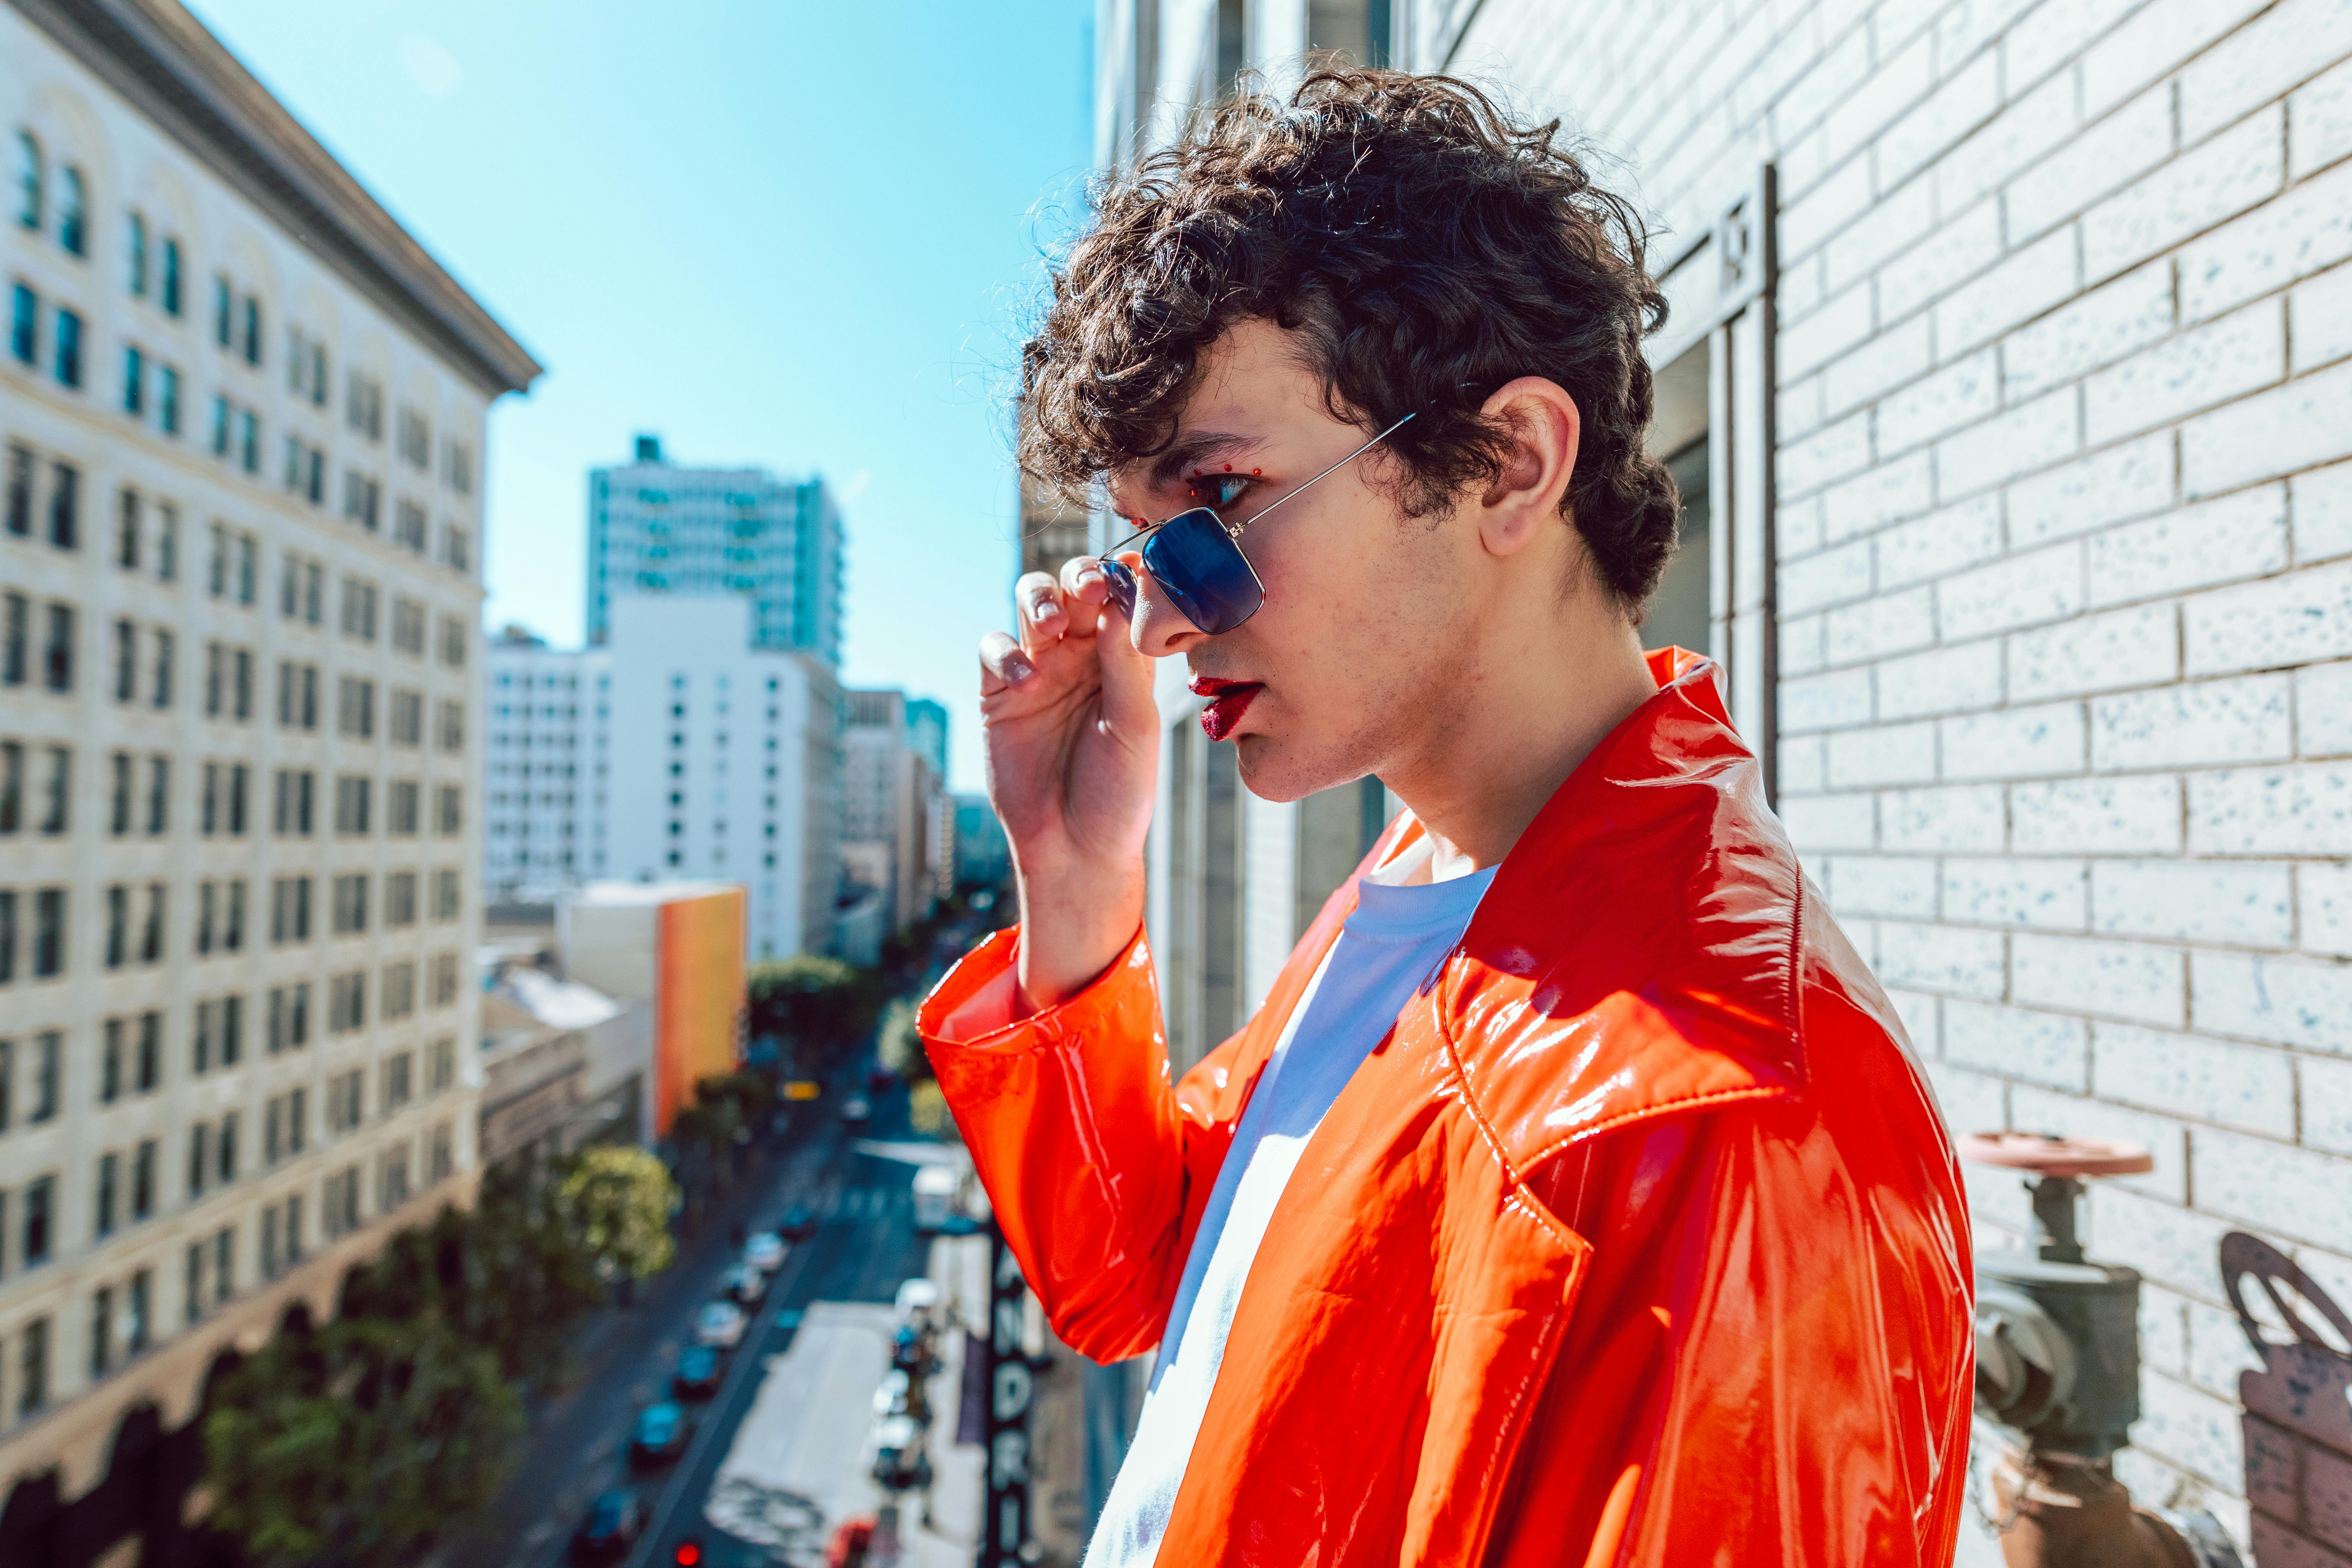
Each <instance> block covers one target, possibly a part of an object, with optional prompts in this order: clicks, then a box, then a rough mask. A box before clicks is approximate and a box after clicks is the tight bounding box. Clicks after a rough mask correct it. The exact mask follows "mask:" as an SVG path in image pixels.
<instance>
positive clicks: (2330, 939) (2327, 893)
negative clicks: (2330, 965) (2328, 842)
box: [2294, 860, 2352, 958]
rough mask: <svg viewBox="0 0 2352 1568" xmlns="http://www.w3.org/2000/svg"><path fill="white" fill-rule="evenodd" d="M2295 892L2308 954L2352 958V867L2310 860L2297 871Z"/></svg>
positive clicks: (2304, 943) (2305, 949)
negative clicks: (2315, 953)
mask: <svg viewBox="0 0 2352 1568" xmlns="http://www.w3.org/2000/svg"><path fill="white" fill-rule="evenodd" d="M2294 890H2295V910H2296V915H2295V919H2296V923H2297V926H2298V927H2299V929H2300V930H2301V931H2302V932H2303V949H2304V951H2305V952H2328V953H2335V954H2336V955H2337V956H2339V957H2344V958H2352V866H2327V865H2321V864H2319V863H2318V862H2316V861H2308V860H2307V861H2305V862H2304V864H2302V865H2301V866H2298V867H2296V868H2295V872H2294Z"/></svg>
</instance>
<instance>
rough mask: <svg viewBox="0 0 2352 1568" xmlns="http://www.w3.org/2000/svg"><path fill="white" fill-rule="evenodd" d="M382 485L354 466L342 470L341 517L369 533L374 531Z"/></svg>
mask: <svg viewBox="0 0 2352 1568" xmlns="http://www.w3.org/2000/svg"><path fill="white" fill-rule="evenodd" d="M382 496H383V487H382V486H381V485H379V484H377V483H376V481H375V480H373V479H370V478H368V477H367V476H366V475H365V474H362V473H361V472H359V471H358V470H357V469H355V468H345V469H344V470H343V517H344V519H345V521H350V522H356V523H358V524H359V525H360V526H361V527H362V528H364V529H366V530H367V531H369V532H370V533H373V532H374V531H376V513H377V510H378V508H379V504H380V502H381V500H382Z"/></svg>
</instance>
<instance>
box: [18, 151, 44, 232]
mask: <svg viewBox="0 0 2352 1568" xmlns="http://www.w3.org/2000/svg"><path fill="white" fill-rule="evenodd" d="M41 217H42V214H41V143H40V142H39V141H38V140H37V138H36V137H35V136H34V135H33V133H32V132H29V131H19V132H16V221H17V222H18V223H20V224H22V225H24V226H26V228H30V229H37V228H39V227H40V226H41Z"/></svg>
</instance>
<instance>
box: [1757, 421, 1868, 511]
mask: <svg viewBox="0 0 2352 1568" xmlns="http://www.w3.org/2000/svg"><path fill="white" fill-rule="evenodd" d="M1869 466H1870V415H1869V412H1868V411H1867V410H1864V411H1863V412H1861V413H1858V414H1850V415H1848V416H1845V417H1844V418H1843V419H1841V420H1839V421H1838V422H1837V423H1836V424H1834V425H1826V426H1822V428H1821V429H1819V430H1816V431H1814V432H1813V433H1812V434H1811V435H1810V436H1808V437H1805V438H1804V439H1803V440H1801V441H1792V442H1790V443H1789V444H1788V445H1786V446H1784V447H1781V448H1780V468H1779V471H1778V472H1777V474H1776V475H1775V476H1774V478H1775V479H1776V481H1777V482H1778V484H1779V486H1780V495H1781V497H1782V499H1784V500H1785V499H1787V498H1788V497H1790V496H1800V495H1802V494H1804V493H1805V492H1806V491H1807V490H1812V489H1820V488H1821V487H1822V486H1823V485H1825V484H1828V483H1829V482H1830V481H1831V480H1832V479H1843V478H1845V476H1846V475H1848V474H1853V473H1859V472H1861V471H1862V470H1863V469H1864V468H1868V467H1869Z"/></svg>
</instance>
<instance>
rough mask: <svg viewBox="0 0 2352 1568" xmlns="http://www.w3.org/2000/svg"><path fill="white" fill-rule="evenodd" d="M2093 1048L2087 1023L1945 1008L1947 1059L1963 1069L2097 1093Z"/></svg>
mask: <svg viewBox="0 0 2352 1568" xmlns="http://www.w3.org/2000/svg"><path fill="white" fill-rule="evenodd" d="M2088 1042H2089V1028H2088V1026H2086V1025H2084V1022H2083V1020H2082V1019H2080V1018H2070V1017H2067V1016H2065V1015H2064V1014H2063V1013H2035V1012H2030V1011H2028V1010H2027V1009H2025V1008H2022V1007H1992V1006H1987V1005H1985V1004H1983V1003H1981V1002H1963V1001H1959V1000H1958V999H1957V998H1955V999H1953V1000H1951V1001H1948V1002H1946V1003H1945V1004H1944V1059H1945V1060H1946V1061H1948V1062H1955V1063H1958V1065H1959V1066H1961V1067H1969V1068H1980V1069H1982V1070H1983V1071H1986V1072H1997V1073H2000V1075H2001V1076H2002V1077H2004V1078H2015V1079H2024V1080H2025V1081H2026V1082H2028V1083H2038V1084H2041V1085H2042V1086H2043V1087H2045V1088H2048V1089H2073V1090H2074V1092H2075V1093H2077V1094H2083V1093H2087V1092H2088V1091H2089V1089H2090V1087H2091V1068H2090V1050H2089V1043H2088Z"/></svg>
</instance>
